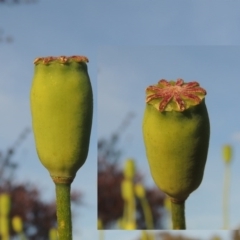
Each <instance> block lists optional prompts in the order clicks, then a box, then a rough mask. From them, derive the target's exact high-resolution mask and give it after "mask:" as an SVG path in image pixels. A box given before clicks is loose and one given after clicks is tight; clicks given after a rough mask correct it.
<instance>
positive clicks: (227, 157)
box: [223, 145, 232, 163]
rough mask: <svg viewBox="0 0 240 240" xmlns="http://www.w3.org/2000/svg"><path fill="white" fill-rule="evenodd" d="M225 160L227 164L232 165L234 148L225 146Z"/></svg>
mask: <svg viewBox="0 0 240 240" xmlns="http://www.w3.org/2000/svg"><path fill="white" fill-rule="evenodd" d="M223 159H224V161H225V162H226V163H230V162H231V160H232V147H231V146H230V145H224V146H223Z"/></svg>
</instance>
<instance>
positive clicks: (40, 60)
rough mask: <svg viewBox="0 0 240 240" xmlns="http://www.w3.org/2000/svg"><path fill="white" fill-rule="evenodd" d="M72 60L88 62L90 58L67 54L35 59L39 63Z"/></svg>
mask: <svg viewBox="0 0 240 240" xmlns="http://www.w3.org/2000/svg"><path fill="white" fill-rule="evenodd" d="M70 60H72V61H75V62H88V58H87V57H84V56H71V57H66V56H60V57H51V56H49V57H38V58H36V59H35V60H34V62H33V63H34V64H38V63H43V64H49V63H50V62H52V61H58V62H59V63H62V64H64V63H67V62H69V61H70Z"/></svg>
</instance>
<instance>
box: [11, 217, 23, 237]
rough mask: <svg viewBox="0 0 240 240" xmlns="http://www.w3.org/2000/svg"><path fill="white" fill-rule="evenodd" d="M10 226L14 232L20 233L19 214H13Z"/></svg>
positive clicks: (21, 227)
mask: <svg viewBox="0 0 240 240" xmlns="http://www.w3.org/2000/svg"><path fill="white" fill-rule="evenodd" d="M12 227H13V230H14V231H15V232H16V233H21V232H22V231H23V224H22V219H21V218H20V217H19V216H14V217H13V218H12Z"/></svg>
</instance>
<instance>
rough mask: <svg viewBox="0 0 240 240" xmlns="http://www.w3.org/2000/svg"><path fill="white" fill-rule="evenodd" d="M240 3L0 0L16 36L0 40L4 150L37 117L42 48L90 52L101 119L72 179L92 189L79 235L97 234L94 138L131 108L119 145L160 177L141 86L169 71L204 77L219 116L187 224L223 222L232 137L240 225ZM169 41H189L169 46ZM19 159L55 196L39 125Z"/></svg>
mask: <svg viewBox="0 0 240 240" xmlns="http://www.w3.org/2000/svg"><path fill="white" fill-rule="evenodd" d="M216 3H217V4H216ZM239 6H240V3H239V2H237V1H231V2H229V1H210V2H209V1H198V2H196V1H186V0H183V1H181V2H180V1H176V0H172V1H171V0H170V1H161V2H159V1H157V0H151V1H148V0H138V1H137V0H121V1H112V0H101V1H97V0H83V1H78V0H69V1H58V0H39V2H38V3H37V4H32V5H30V4H29V5H25V4H22V5H16V6H8V5H3V4H1V5H0V28H1V29H3V30H4V32H3V36H7V35H11V36H13V38H14V41H13V42H12V43H11V44H8V43H3V42H1V43H0V63H1V65H0V113H1V118H0V133H1V138H0V150H4V149H6V148H7V147H8V146H9V145H11V144H12V143H13V142H14V141H15V139H16V138H17V136H18V135H19V134H20V133H21V132H22V130H23V129H24V128H25V127H28V126H31V116H30V107H29V91H30V87H31V81H32V76H33V67H34V66H33V60H34V59H35V58H36V57H39V56H49V55H55V56H59V55H73V54H79V55H86V56H87V57H88V58H89V60H90V62H89V64H88V69H89V75H90V77H91V81H92V86H93V90H94V96H95V109H94V121H93V129H92V136H91V144H90V151H89V156H88V159H87V161H86V163H85V164H84V166H83V167H82V168H81V169H80V170H79V172H78V174H77V177H76V179H75V181H74V183H73V188H75V189H80V190H81V191H83V193H84V194H85V195H84V196H85V197H84V202H85V205H84V206H82V207H80V208H78V209H77V210H76V211H77V212H78V215H77V217H76V219H75V222H74V237H75V239H79V238H81V239H86V240H87V239H97V231H95V226H96V216H97V213H96V202H97V199H96V198H97V194H96V191H97V189H96V183H97V175H96V173H97V138H98V137H101V136H106V137H107V136H108V135H109V134H110V133H111V132H112V131H114V130H115V129H116V128H117V127H118V126H119V124H120V121H121V120H122V119H123V118H124V114H125V113H127V112H128V111H133V112H135V113H136V117H135V118H134V119H133V122H132V125H131V130H130V129H129V130H128V132H127V134H129V136H131V138H130V140H129V142H128V144H129V146H131V147H128V144H125V145H124V143H123V145H122V146H123V147H124V151H125V156H126V157H128V156H132V157H134V158H136V159H137V160H138V166H139V169H140V170H141V169H142V171H143V169H145V170H146V173H145V174H146V179H147V181H148V182H149V184H153V182H151V177H150V175H149V172H148V170H147V169H148V167H147V164H146V160H145V159H144V151H143V145H142V137H141V131H140V128H141V118H142V111H143V108H144V104H143V100H144V89H145V87H146V86H147V85H148V84H153V83H156V82H157V81H158V80H159V79H160V78H163V77H164V78H166V79H176V78H177V77H182V78H184V79H185V80H186V81H191V80H197V81H199V82H200V83H201V85H202V86H203V87H205V88H206V89H207V91H208V95H207V97H206V101H207V106H208V109H209V114H210V119H211V123H212V124H211V126H212V135H211V142H210V150H209V159H208V163H207V166H206V172H205V177H204V180H203V183H202V185H201V186H200V188H199V189H198V190H197V191H196V192H194V193H193V194H192V195H191V196H190V197H189V200H188V202H187V206H186V208H187V209H186V215H187V219H189V223H188V225H189V228H193V229H220V228H221V224H222V221H221V197H222V195H221V194H222V188H221V184H222V177H223V164H222V162H221V154H220V149H221V146H222V144H224V143H225V142H228V143H231V144H233V146H234V161H233V164H232V175H233V176H232V189H231V227H236V226H238V224H239V221H238V218H237V215H238V212H237V211H236V206H237V204H238V202H239V200H240V199H239V198H240V196H239V193H238V190H237V189H238V188H237V186H238V182H239V177H238V167H239V163H238V161H237V160H238V158H239V157H238V156H239V150H238V145H239V138H240V137H239V135H240V134H239V132H240V126H238V124H237V123H238V122H239V114H238V111H237V107H238V106H237V103H238V101H239V99H238V95H239V94H238V85H239V84H238V76H239V74H238V69H239V67H238V62H239V54H240V52H239V51H240V50H239V48H238V47H229V45H238V44H239V40H240V34H239V21H240V16H239V13H238V9H239ZM167 45H171V46H173V45H181V46H186V47H163V46H167ZM189 45H193V46H192V47H187V46H189ZM203 45H206V46H207V45H209V47H206V48H205V47H203ZM217 45H218V46H219V47H217ZM223 45H225V47H222V46H223ZM194 46H202V48H201V47H199V48H197V47H194ZM97 70H99V75H97ZM130 86H133V87H134V88H130ZM219 96H221V97H219ZM110 103H111V104H110ZM109 112H111V114H109ZM139 149H140V151H139V153H138V150H139ZM15 160H16V161H19V164H20V167H19V172H18V175H17V179H18V180H19V181H31V182H34V183H37V184H38V186H39V187H40V188H41V189H42V190H43V192H44V198H45V199H52V198H54V185H53V184H52V182H51V179H50V177H49V174H48V172H47V171H46V170H45V169H44V168H43V167H42V165H41V164H40V162H39V161H38V157H37V155H36V151H35V145H34V140H33V135H32V134H31V135H30V136H28V138H27V140H26V141H25V142H24V143H23V145H22V147H21V148H20V149H19V151H18V152H17V154H16V155H15ZM196 206H198V207H196ZM196 233H197V232H196ZM208 233H209V234H210V231H208ZM110 234H112V233H109V237H108V234H106V240H108V239H109V240H110V239H112V238H111V237H110ZM136 234H138V233H137V232H133V233H130V232H128V236H126V233H125V234H124V233H119V232H118V234H116V235H115V236H114V238H115V240H118V239H119V240H120V239H123V238H124V239H125V238H126V240H127V237H128V238H129V239H132V238H134V237H135V236H136ZM198 234H201V233H199V232H198ZM111 236H112V235H111ZM125 236H126V237H125Z"/></svg>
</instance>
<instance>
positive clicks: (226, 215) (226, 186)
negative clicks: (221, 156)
mask: <svg viewBox="0 0 240 240" xmlns="http://www.w3.org/2000/svg"><path fill="white" fill-rule="evenodd" d="M230 175H231V172H230V164H229V163H227V164H226V166H225V177H224V186H223V229H228V228H229V189H230Z"/></svg>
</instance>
